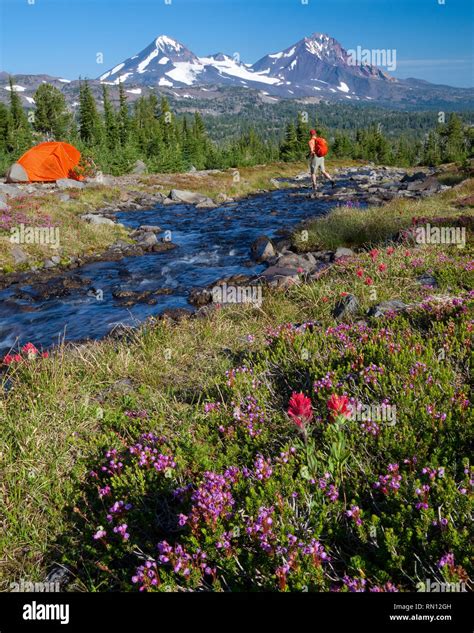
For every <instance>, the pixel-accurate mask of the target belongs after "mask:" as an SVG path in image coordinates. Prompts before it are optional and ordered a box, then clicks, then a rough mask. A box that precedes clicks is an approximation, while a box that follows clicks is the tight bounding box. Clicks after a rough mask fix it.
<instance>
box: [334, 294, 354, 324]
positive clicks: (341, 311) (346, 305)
mask: <svg viewBox="0 0 474 633" xmlns="http://www.w3.org/2000/svg"><path fill="white" fill-rule="evenodd" d="M358 310H359V300H358V299H357V297H356V296H355V295H350V294H349V295H346V296H345V297H342V299H340V300H339V301H338V302H337V303H336V305H335V306H334V309H333V311H332V314H333V317H334V318H335V319H343V318H345V317H347V316H352V315H354V314H356V313H357V312H358Z"/></svg>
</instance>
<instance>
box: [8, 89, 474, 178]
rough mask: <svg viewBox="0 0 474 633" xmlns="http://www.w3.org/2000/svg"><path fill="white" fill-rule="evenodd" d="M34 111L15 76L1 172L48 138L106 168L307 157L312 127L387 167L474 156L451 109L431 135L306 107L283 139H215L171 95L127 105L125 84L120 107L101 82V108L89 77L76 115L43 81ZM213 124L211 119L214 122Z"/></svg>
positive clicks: (157, 168) (466, 130)
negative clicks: (346, 120) (331, 121)
mask: <svg viewBox="0 0 474 633" xmlns="http://www.w3.org/2000/svg"><path fill="white" fill-rule="evenodd" d="M34 101H35V109H34V110H32V109H30V110H29V111H28V112H27V111H26V110H25V109H24V108H23V106H22V103H21V98H20V96H19V95H18V94H17V92H16V91H15V90H14V86H13V81H12V80H11V79H10V104H9V107H7V106H6V105H4V104H0V170H2V171H5V169H6V168H7V167H8V166H9V165H10V164H11V163H12V162H13V161H14V160H16V159H17V158H19V156H20V155H21V154H22V153H23V152H24V151H26V150H27V149H28V148H29V147H31V146H32V145H34V144H36V143H39V142H41V141H44V140H57V141H67V142H69V143H72V144H73V145H75V146H76V147H78V149H79V150H80V151H81V152H82V154H83V156H84V158H85V160H86V161H89V162H90V161H93V163H94V164H95V165H97V167H98V168H99V169H101V170H102V171H103V172H105V173H111V174H114V175H120V174H124V173H127V172H129V171H130V170H131V169H132V168H133V166H134V164H135V163H136V161H137V160H139V159H140V160H143V161H144V162H145V163H146V165H147V167H148V169H149V170H150V171H151V172H179V171H187V170H189V169H190V168H192V167H194V168H196V169H223V168H227V167H241V166H249V165H256V164H261V163H264V162H270V161H275V160H283V161H299V160H304V159H305V158H306V156H307V152H308V138H309V130H310V129H311V128H312V127H316V128H318V129H321V131H322V134H323V136H325V137H326V139H327V140H328V141H329V145H330V150H331V154H332V156H335V157H339V158H353V159H364V160H370V161H373V162H375V163H380V164H387V165H395V164H396V165H400V166H410V165H417V164H425V165H437V164H440V163H442V162H453V161H456V162H464V161H467V160H468V158H469V157H471V156H472V154H473V144H474V132H473V130H474V128H473V127H472V126H469V125H467V124H466V123H464V122H463V121H462V119H461V118H460V117H459V116H458V115H456V114H451V115H450V116H449V118H448V120H447V122H446V123H444V124H439V125H437V126H436V127H434V128H433V129H432V130H431V131H429V133H427V135H426V138H424V139H420V138H419V137H418V136H417V137H416V138H411V137H410V135H409V134H408V133H406V134H401V135H398V138H397V139H396V140H393V139H391V138H390V137H389V136H387V134H385V133H384V130H383V128H382V127H381V126H380V125H375V124H370V125H368V126H367V127H364V128H357V129H355V130H347V129H344V128H343V127H342V128H339V127H338V128H330V129H329V128H325V127H324V126H323V125H321V124H320V122H319V121H317V120H316V121H314V122H313V123H312V124H311V123H310V121H309V117H308V115H307V114H306V113H304V114H301V113H300V114H298V116H297V119H296V120H295V121H290V122H289V123H288V124H287V126H286V129H285V131H284V135H283V138H282V139H275V138H273V137H270V136H268V137H266V136H264V135H263V134H262V133H261V132H257V131H256V130H255V129H253V128H252V126H251V125H250V126H246V129H245V131H243V132H241V133H240V134H239V135H237V136H234V137H232V138H230V139H222V140H220V141H219V142H218V143H216V142H215V141H213V140H211V138H210V135H209V132H208V129H207V128H206V124H205V123H204V120H203V118H202V116H201V115H200V114H199V112H195V113H194V114H193V115H192V116H189V115H186V114H184V115H180V116H176V115H175V113H173V112H172V110H171V108H170V104H169V102H168V100H167V99H166V97H162V98H161V99H159V98H158V97H157V96H156V95H148V96H141V97H140V98H139V99H137V100H136V101H135V103H134V104H133V105H130V104H129V103H128V99H127V95H126V93H125V89H124V87H123V85H122V84H120V85H119V98H118V104H117V106H115V105H114V104H113V102H112V99H111V96H110V94H109V88H108V86H106V85H102V103H101V106H102V107H101V108H99V107H98V104H97V102H96V99H95V98H94V95H93V93H92V90H91V88H90V86H89V84H88V82H87V81H81V83H80V90H79V102H78V108H77V111H76V112H75V113H74V114H73V113H72V112H71V111H70V110H69V109H68V106H67V103H66V100H65V98H64V95H63V94H62V92H61V91H60V90H59V89H57V88H56V87H55V86H52V85H51V84H48V83H44V84H42V85H41V86H40V87H39V88H38V89H37V91H36V93H35V95H34ZM208 127H209V123H208Z"/></svg>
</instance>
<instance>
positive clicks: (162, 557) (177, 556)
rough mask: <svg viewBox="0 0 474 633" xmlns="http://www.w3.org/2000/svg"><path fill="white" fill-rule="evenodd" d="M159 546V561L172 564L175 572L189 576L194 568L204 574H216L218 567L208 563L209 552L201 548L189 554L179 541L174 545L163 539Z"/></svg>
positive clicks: (163, 563)
mask: <svg viewBox="0 0 474 633" xmlns="http://www.w3.org/2000/svg"><path fill="white" fill-rule="evenodd" d="M157 547H158V551H159V556H158V562H159V563H161V564H162V565H170V566H171V567H172V568H173V571H174V573H175V574H180V575H181V576H184V577H185V578H189V576H190V575H191V572H192V571H193V569H198V570H200V572H201V574H203V575H207V576H213V577H215V575H216V569H215V568H214V567H211V566H210V565H209V563H208V560H207V554H206V553H205V552H203V551H202V550H201V549H199V548H198V549H197V550H196V552H195V553H194V554H189V552H187V551H186V549H185V548H184V547H183V546H182V545H180V544H179V543H177V544H176V545H174V546H172V545H170V544H169V543H168V542H167V541H161V543H158V545H157Z"/></svg>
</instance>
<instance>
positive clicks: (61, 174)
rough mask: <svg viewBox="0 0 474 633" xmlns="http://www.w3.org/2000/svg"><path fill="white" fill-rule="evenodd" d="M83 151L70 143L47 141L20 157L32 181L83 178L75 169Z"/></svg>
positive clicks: (20, 161)
mask: <svg viewBox="0 0 474 633" xmlns="http://www.w3.org/2000/svg"><path fill="white" fill-rule="evenodd" d="M80 160H81V152H80V151H79V150H78V149H76V148H75V147H73V146H72V145H69V144H68V143H56V142H54V141H53V142H46V143H40V144H39V145H36V146H35V147H32V148H31V149H29V150H28V151H27V152H25V153H24V154H23V156H22V157H21V158H19V159H18V161H17V162H18V163H20V165H21V166H22V167H23V168H24V169H25V171H26V173H27V174H28V178H29V180H30V182H52V181H54V180H59V179H60V178H74V179H75V180H82V176H79V175H77V174H76V173H75V172H74V171H73V170H74V168H75V167H77V166H78V165H79V161H80Z"/></svg>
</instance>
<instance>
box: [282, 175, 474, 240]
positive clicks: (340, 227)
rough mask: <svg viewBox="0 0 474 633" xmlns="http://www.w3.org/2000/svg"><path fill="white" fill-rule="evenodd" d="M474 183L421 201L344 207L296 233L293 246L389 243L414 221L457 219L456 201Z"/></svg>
mask: <svg viewBox="0 0 474 633" xmlns="http://www.w3.org/2000/svg"><path fill="white" fill-rule="evenodd" d="M473 192H474V179H472V178H471V179H469V180H466V181H464V183H463V184H462V185H460V186H459V187H458V188H456V189H451V190H449V191H445V192H443V193H441V194H440V195H437V196H433V197H430V198H424V199H419V200H406V199H402V198H396V199H394V200H391V201H390V202H389V203H387V204H385V205H384V206H382V207H379V206H369V207H368V208H366V209H358V208H354V207H347V206H341V207H339V208H336V209H334V210H333V211H332V212H331V213H330V214H328V215H326V216H324V217H321V218H317V219H315V220H313V221H310V222H309V223H307V224H305V225H304V226H303V227H302V231H304V232H296V233H295V234H294V238H293V245H294V246H295V247H296V248H297V249H298V250H299V251H300V252H310V251H317V250H319V249H322V248H323V249H324V248H328V249H332V248H337V247H338V246H347V247H361V246H363V245H365V246H367V245H370V244H376V243H380V242H385V241H390V240H392V239H394V238H395V237H396V235H397V234H398V233H399V232H400V231H402V230H404V229H407V228H408V227H410V225H411V223H412V218H413V217H426V218H435V217H440V216H442V217H447V218H449V217H453V218H455V217H457V216H458V215H459V209H457V208H456V206H455V205H456V201H457V200H459V199H460V198H462V197H465V196H469V195H472V194H473Z"/></svg>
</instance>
